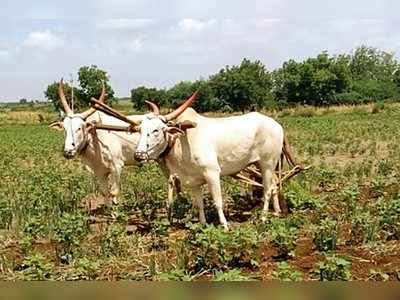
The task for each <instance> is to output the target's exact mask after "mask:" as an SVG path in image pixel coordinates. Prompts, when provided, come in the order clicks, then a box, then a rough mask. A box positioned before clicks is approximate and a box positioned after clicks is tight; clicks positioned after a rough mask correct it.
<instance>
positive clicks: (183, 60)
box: [0, 0, 400, 101]
mask: <svg viewBox="0 0 400 300" xmlns="http://www.w3.org/2000/svg"><path fill="white" fill-rule="evenodd" d="M300 3H301V4H300ZM398 3H399V4H398ZM399 11H400V2H398V1H392V0H386V1H385V0H380V1H375V0H370V1H360V0H353V1H350V0H347V1H342V0H337V1H329V3H328V2H327V1H314V0H313V1H311V0H303V1H295V0H253V1H249V0H247V1H239V0H230V1H227V0H219V1H214V0H203V1H191V0H172V1H171V0H170V1H151V0H150V1H149V0H97V1H92V0H89V1H76V0H70V1H62V0H57V1H56V0H53V1H47V0H46V1H23V0H21V1H16V0H14V1H8V0H6V1H4V0H3V1H2V9H1V10H0V25H1V26H0V68H1V70H0V87H1V92H0V101H6V100H18V99H20V98H28V99H32V98H34V99H42V98H43V97H44V96H43V91H44V89H45V88H46V86H47V85H48V84H49V83H51V82H53V81H55V80H58V79H59V78H61V77H65V78H69V76H70V74H71V73H72V74H73V75H74V76H76V72H77V70H78V68H79V67H80V66H82V65H90V64H96V65H98V66H99V67H101V68H104V69H105V70H106V71H108V73H109V76H110V80H111V84H112V86H113V88H114V90H115V91H116V94H117V95H118V96H128V95H129V91H130V89H131V88H133V87H135V86H139V85H147V86H157V87H169V86H171V85H173V84H174V83H176V82H179V81H181V80H194V79H198V78H200V77H207V76H208V75H210V74H212V73H215V72H217V71H218V70H219V69H221V68H223V67H224V66H226V65H231V64H238V63H240V61H241V60H242V58H244V57H247V58H250V59H259V60H261V61H262V62H263V63H265V64H266V66H267V68H268V69H270V70H272V69H274V68H276V67H279V66H280V65H281V64H282V62H283V61H285V60H287V59H290V58H295V59H302V58H304V57H308V56H312V55H316V54H317V53H319V52H321V51H323V50H328V51H329V52H330V53H332V54H335V53H342V52H349V51H351V50H352V49H353V48H355V47H356V46H359V45H362V44H365V45H369V46H374V47H378V48H380V49H382V50H386V51H391V52H396V53H397V54H396V55H397V56H398V54H399V53H400V31H399V30H398V28H399V25H400V18H399V17H398V15H399Z"/></svg>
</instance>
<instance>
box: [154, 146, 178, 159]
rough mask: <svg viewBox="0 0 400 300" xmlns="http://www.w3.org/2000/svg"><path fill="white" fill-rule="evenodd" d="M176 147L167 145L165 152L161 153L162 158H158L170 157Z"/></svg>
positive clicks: (160, 157)
mask: <svg viewBox="0 0 400 300" xmlns="http://www.w3.org/2000/svg"><path fill="white" fill-rule="evenodd" d="M174 144H175V143H174ZM173 147H174V145H170V143H167V147H166V148H165V149H164V151H163V152H161V154H160V156H159V157H158V159H164V158H165V157H167V156H168V154H169V153H170V152H171V150H172V148H173Z"/></svg>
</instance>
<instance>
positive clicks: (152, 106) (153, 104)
mask: <svg viewBox="0 0 400 300" xmlns="http://www.w3.org/2000/svg"><path fill="white" fill-rule="evenodd" d="M145 102H146V103H147V104H148V105H149V107H150V108H151V110H152V112H153V114H155V115H156V116H158V115H159V114H160V109H159V108H158V106H157V104H155V103H153V102H151V101H145Z"/></svg>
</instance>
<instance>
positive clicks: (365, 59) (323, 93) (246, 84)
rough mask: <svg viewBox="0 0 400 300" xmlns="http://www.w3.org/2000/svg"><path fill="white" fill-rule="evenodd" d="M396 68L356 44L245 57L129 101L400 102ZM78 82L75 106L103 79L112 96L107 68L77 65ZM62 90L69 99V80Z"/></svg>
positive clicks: (51, 89) (53, 96)
mask: <svg viewBox="0 0 400 300" xmlns="http://www.w3.org/2000/svg"><path fill="white" fill-rule="evenodd" d="M399 66H400V63H399V61H398V60H397V59H396V58H395V57H394V54H393V53H388V52H385V51H381V50H379V49H376V48H371V47H367V46H361V47H358V48H356V49H355V50H354V51H353V52H352V53H351V54H338V55H330V54H328V52H326V51H324V52H322V53H320V54H318V55H317V56H316V57H310V58H307V59H305V60H304V61H295V60H293V59H290V60H288V61H286V62H284V63H283V65H282V66H281V67H280V68H278V69H276V70H273V71H268V70H267V69H266V67H265V66H264V65H263V63H262V62H260V61H258V60H256V61H250V60H248V59H246V58H245V59H243V60H242V62H241V63H240V64H239V65H233V66H226V67H225V68H223V69H221V70H220V71H219V72H218V73H216V74H212V75H210V76H209V77H208V78H206V79H204V78H203V79H199V80H196V81H181V82H179V83H177V84H175V85H174V86H172V87H171V88H169V89H157V88H156V87H149V86H136V87H133V89H132V90H131V97H130V99H131V101H132V104H133V107H134V108H135V110H139V111H143V110H145V109H146V105H145V101H146V100H152V101H154V102H156V103H158V104H159V105H160V106H163V107H166V108H172V107H175V106H176V105H177V104H178V103H181V102H182V101H183V100H184V99H186V98H187V97H189V96H190V95H191V94H192V93H193V92H194V91H196V90H199V91H200V96H199V98H198V99H197V101H196V102H195V104H194V108H195V109H196V110H198V111H200V112H207V111H223V112H232V111H245V110H249V109H263V108H264V109H265V108H266V109H271V108H275V109H281V108H283V107H287V106H294V105H299V104H300V105H313V106H329V105H338V104H339V105H340V104H360V103H367V102H376V101H381V100H392V101H398V100H400V70H399ZM78 80H79V87H74V95H75V96H74V103H75V107H76V109H81V108H83V107H87V106H88V105H90V98H91V97H92V96H93V97H98V96H99V95H100V92H101V84H100V81H101V80H104V82H105V83H106V86H107V93H108V99H109V101H111V102H112V101H113V100H115V99H114V91H113V89H112V88H111V86H110V85H109V84H108V81H109V78H108V76H107V72H106V71H104V70H101V69H99V68H98V67H97V66H95V65H92V66H83V67H81V68H80V70H79V72H78ZM57 88H58V82H54V83H52V84H50V85H49V86H48V87H47V89H46V91H45V96H46V98H47V99H48V100H49V101H51V102H52V103H53V104H54V106H55V108H56V109H57V110H58V109H59V101H58V95H57ZM65 92H66V95H67V98H68V99H70V97H71V87H70V86H69V84H68V83H65Z"/></svg>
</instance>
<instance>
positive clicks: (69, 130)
mask: <svg viewBox="0 0 400 300" xmlns="http://www.w3.org/2000/svg"><path fill="white" fill-rule="evenodd" d="M102 85H103V86H102V91H101V95H100V99H99V101H101V102H103V103H104V100H105V98H106V91H105V86H104V82H103V83H102ZM58 96H59V98H60V102H61V104H62V107H63V108H64V111H65V114H66V116H65V117H64V119H63V121H61V122H60V121H58V122H54V123H52V124H50V127H51V128H54V129H57V130H64V157H65V158H68V159H72V158H74V157H76V156H77V155H79V153H80V152H81V151H82V149H83V148H84V147H85V146H86V145H87V142H88V133H89V131H90V129H91V128H92V126H93V125H92V123H88V122H86V119H87V118H88V117H89V116H91V115H92V114H93V113H95V112H96V109H94V108H89V109H88V110H86V111H84V112H83V113H74V112H73V111H72V109H71V108H70V107H69V105H68V102H67V99H66V97H65V94H64V85H63V80H62V79H61V81H60V84H59V86H58Z"/></svg>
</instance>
